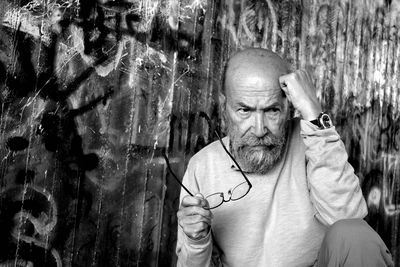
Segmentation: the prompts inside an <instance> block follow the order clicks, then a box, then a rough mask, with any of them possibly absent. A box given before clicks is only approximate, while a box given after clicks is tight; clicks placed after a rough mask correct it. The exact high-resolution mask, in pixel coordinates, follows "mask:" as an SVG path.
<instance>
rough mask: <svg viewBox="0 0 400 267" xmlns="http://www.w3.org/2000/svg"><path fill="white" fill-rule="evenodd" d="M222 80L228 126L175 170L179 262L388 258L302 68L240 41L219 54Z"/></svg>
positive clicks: (370, 261)
mask: <svg viewBox="0 0 400 267" xmlns="http://www.w3.org/2000/svg"><path fill="white" fill-rule="evenodd" d="M223 90H224V91H223V92H222V93H221V96H220V102H221V106H222V113H223V114H224V119H225V122H226V124H227V136H226V137H224V138H223V139H222V140H220V141H216V142H213V143H211V144H209V145H208V146H206V147H205V148H204V149H202V150H201V151H200V152H198V153H197V154H196V155H194V156H193V157H192V159H191V160H190V162H189V164H188V167H187V170H186V173H185V176H184V178H183V184H184V185H185V186H186V187H187V188H188V189H189V191H191V192H192V193H193V194H194V196H190V195H188V194H187V192H185V191H183V190H182V193H181V197H180V200H181V205H180V209H179V211H178V222H179V227H178V242H177V248H176V251H177V255H178V266H190V267H194V266H201V267H205V266H218V265H221V264H222V266H240V267H243V266H246V267H250V266H272V267H279V266H284V267H290V266H352V267H354V266H364V267H366V266H371V267H372V266H374V267H377V266H392V265H393V263H392V260H391V256H390V253H389V251H388V250H387V248H386V246H385V244H384V243H383V241H382V240H381V239H380V238H379V236H378V235H377V234H376V233H375V232H374V231H373V230H372V229H371V228H370V227H369V226H368V225H367V224H366V223H365V222H364V221H363V220H362V218H364V217H365V216H366V214H367V207H366V204H365V200H364V198H363V196H362V192H361V189H360V185H359V179H358V178H357V176H356V175H355V174H354V170H353V168H352V167H351V166H350V164H349V163H348V162H347V154H346V151H345V148H344V145H343V143H342V141H341V140H340V136H339V135H338V133H337V132H336V130H335V127H334V126H333V125H332V122H331V120H330V118H329V115H328V114H325V113H323V112H322V108H321V105H320V103H319V101H318V99H317V97H316V94H315V88H314V86H313V84H312V81H311V78H310V76H309V75H308V74H307V72H305V71H303V70H297V71H295V72H293V73H291V72H290V68H289V66H288V64H287V62H285V61H284V60H283V59H281V58H280V57H279V56H278V55H276V54H275V53H273V52H271V51H268V50H263V49H247V50H244V51H241V52H238V53H237V54H235V55H234V56H233V57H232V58H231V59H230V60H229V61H228V64H227V67H226V71H225V77H224V87H223ZM291 107H293V108H294V109H296V110H297V111H298V112H299V113H300V114H301V118H292V116H291V114H292V112H290V110H291Z"/></svg>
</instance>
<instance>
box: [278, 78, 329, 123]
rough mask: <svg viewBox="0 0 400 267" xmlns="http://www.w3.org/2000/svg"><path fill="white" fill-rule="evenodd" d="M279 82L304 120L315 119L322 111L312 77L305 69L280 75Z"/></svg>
mask: <svg viewBox="0 0 400 267" xmlns="http://www.w3.org/2000/svg"><path fill="white" fill-rule="evenodd" d="M279 84H280V86H281V88H282V90H283V91H284V92H285V94H286V96H287V98H288V100H289V101H290V102H292V104H293V107H294V108H295V109H297V110H298V111H299V112H300V114H301V115H302V117H303V119H304V120H308V121H310V120H314V119H316V118H317V117H318V115H319V114H320V113H321V112H322V108H321V104H320V103H319V101H318V98H317V95H316V93H315V87H314V85H313V83H312V80H311V77H310V75H309V74H308V73H307V72H306V71H305V70H296V71H295V72H292V73H289V74H286V75H283V76H281V77H279Z"/></svg>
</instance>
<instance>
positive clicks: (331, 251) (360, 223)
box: [314, 219, 394, 267]
mask: <svg viewBox="0 0 400 267" xmlns="http://www.w3.org/2000/svg"><path fill="white" fill-rule="evenodd" d="M339 266H340V267H381V266H382V267H386V266H394V265H393V260H392V256H391V254H390V252H389V250H388V249H387V247H386V245H385V243H384V242H383V241H382V239H381V238H380V237H379V235H378V234H377V233H376V232H375V231H374V230H373V229H372V228H371V227H370V226H369V225H368V223H366V222H365V221H364V220H361V219H347V220H340V221H338V222H336V223H335V224H333V225H332V226H331V227H330V228H329V229H328V231H327V233H326V235H325V238H324V240H323V241H322V245H321V249H320V251H319V254H318V259H317V262H316V263H315V265H314V267H339Z"/></svg>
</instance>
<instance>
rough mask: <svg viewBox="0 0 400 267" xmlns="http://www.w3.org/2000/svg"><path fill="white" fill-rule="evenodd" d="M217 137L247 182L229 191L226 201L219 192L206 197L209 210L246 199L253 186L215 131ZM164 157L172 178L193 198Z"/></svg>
mask: <svg viewBox="0 0 400 267" xmlns="http://www.w3.org/2000/svg"><path fill="white" fill-rule="evenodd" d="M214 133H215V135H216V136H217V137H218V140H219V142H220V143H221V145H222V147H223V148H224V150H225V152H226V153H227V154H228V155H229V157H230V158H231V159H232V161H233V162H234V163H235V165H236V167H237V168H238V170H239V171H240V173H241V174H242V175H243V177H244V179H245V180H246V181H245V182H243V183H240V184H238V185H237V186H235V187H233V188H231V189H229V191H228V198H227V199H225V195H224V193H223V192H217V193H214V194H211V195H208V196H207V197H206V199H207V201H208V204H209V209H215V208H217V207H219V206H221V205H222V204H223V203H224V202H229V201H236V200H239V199H242V198H244V197H245V196H246V195H247V194H248V193H249V191H250V189H251V187H252V184H251V183H250V181H249V179H248V178H247V176H246V174H245V173H244V172H243V170H242V169H241V168H240V166H239V164H238V163H237V162H236V160H235V158H234V157H233V156H232V154H231V153H230V152H229V151H228V149H227V148H226V146H225V144H224V143H223V142H222V139H221V137H220V136H219V134H218V132H217V131H214ZM163 156H164V158H165V161H166V163H167V167H168V170H169V172H170V173H171V174H172V176H173V177H174V178H175V180H176V181H177V182H178V183H179V184H180V186H181V187H182V188H183V189H184V190H185V191H186V192H187V193H188V194H189V195H190V196H193V194H192V193H191V192H190V191H189V190H188V189H187V188H186V187H185V186H184V185H183V184H182V183H181V181H180V180H179V179H178V177H177V176H176V175H175V173H174V172H173V171H172V168H171V166H170V164H169V160H168V158H167V156H166V155H165V153H163Z"/></svg>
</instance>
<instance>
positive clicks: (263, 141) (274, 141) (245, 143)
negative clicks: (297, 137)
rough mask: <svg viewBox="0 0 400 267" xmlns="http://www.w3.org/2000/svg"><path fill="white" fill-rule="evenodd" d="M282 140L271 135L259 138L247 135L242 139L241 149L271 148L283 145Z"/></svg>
mask: <svg viewBox="0 0 400 267" xmlns="http://www.w3.org/2000/svg"><path fill="white" fill-rule="evenodd" d="M283 142H284V141H283V140H282V138H278V137H275V136H271V135H265V136H263V137H257V136H254V135H247V136H244V137H242V138H241V139H240V144H238V145H239V147H252V146H265V147H266V148H271V147H275V146H279V145H282V144H283Z"/></svg>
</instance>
